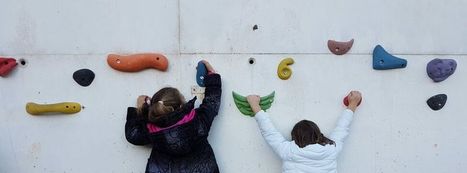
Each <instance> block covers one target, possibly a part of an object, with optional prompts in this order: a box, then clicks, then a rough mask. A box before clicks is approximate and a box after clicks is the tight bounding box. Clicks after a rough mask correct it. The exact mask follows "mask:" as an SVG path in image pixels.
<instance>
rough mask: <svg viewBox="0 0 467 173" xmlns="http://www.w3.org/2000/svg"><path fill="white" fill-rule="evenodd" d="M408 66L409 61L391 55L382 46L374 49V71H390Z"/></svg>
mask: <svg viewBox="0 0 467 173" xmlns="http://www.w3.org/2000/svg"><path fill="white" fill-rule="evenodd" d="M406 66H407V60H405V59H402V58H398V57H395V56H393V55H391V54H389V53H388V52H386V50H384V49H383V47H381V46H380V45H377V46H376V47H375V49H373V69H375V70H388V69H395V68H405V67H406Z"/></svg>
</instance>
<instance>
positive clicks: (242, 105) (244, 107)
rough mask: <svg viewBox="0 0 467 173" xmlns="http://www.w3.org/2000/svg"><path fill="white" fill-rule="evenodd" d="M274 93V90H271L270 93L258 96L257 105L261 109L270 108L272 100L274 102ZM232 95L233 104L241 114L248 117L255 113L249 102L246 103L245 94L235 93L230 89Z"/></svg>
mask: <svg viewBox="0 0 467 173" xmlns="http://www.w3.org/2000/svg"><path fill="white" fill-rule="evenodd" d="M275 93H276V92H274V91H273V92H272V93H271V94H269V95H267V96H263V97H261V98H260V102H259V106H260V107H261V109H262V110H267V109H269V108H271V104H272V102H274V95H275ZM232 96H233V99H234V102H235V106H237V108H238V110H239V111H240V112H241V113H242V114H243V115H247V116H250V117H253V116H254V115H255V113H254V112H253V110H252V109H251V107H250V104H249V103H248V101H247V99H246V97H245V96H242V95H240V94H237V93H236V92H235V91H232Z"/></svg>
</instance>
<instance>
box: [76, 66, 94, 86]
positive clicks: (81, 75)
mask: <svg viewBox="0 0 467 173" xmlns="http://www.w3.org/2000/svg"><path fill="white" fill-rule="evenodd" d="M94 77H95V74H94V72H92V71H91V70H89V69H80V70H77V71H75V72H74V73H73V80H75V81H76V83H78V84H79V85H81V86H84V87H87V86H89V85H91V83H92V81H93V80H94Z"/></svg>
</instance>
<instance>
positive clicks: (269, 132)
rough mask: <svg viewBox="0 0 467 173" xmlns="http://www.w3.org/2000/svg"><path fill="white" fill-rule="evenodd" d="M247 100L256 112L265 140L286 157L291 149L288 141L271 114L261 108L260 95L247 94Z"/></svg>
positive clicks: (281, 155)
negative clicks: (271, 117) (277, 127)
mask: <svg viewBox="0 0 467 173" xmlns="http://www.w3.org/2000/svg"><path fill="white" fill-rule="evenodd" d="M247 100H248V103H249V104H250V107H251V109H252V110H253V112H254V113H255V119H256V122H257V123H258V126H259V129H260V131H261V135H262V136H263V138H264V140H266V142H267V143H268V144H269V145H270V146H271V148H272V149H273V150H274V152H275V153H276V154H277V155H279V157H281V158H282V159H285V158H286V157H287V155H288V153H287V151H289V150H287V144H288V141H287V140H286V139H285V138H284V136H282V134H281V133H280V132H279V131H277V129H276V127H275V126H274V124H273V123H272V121H271V119H270V118H269V115H268V114H267V113H266V112H264V111H262V110H261V107H260V106H259V101H260V97H259V96H257V95H249V96H247Z"/></svg>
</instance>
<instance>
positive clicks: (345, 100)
mask: <svg viewBox="0 0 467 173" xmlns="http://www.w3.org/2000/svg"><path fill="white" fill-rule="evenodd" d="M348 97H349V96H345V97H344V100H343V102H344V105H345V106H349V98H348ZM362 100H363V98H362V99H360V101H359V102H358V104H357V106H360V103H362Z"/></svg>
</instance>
